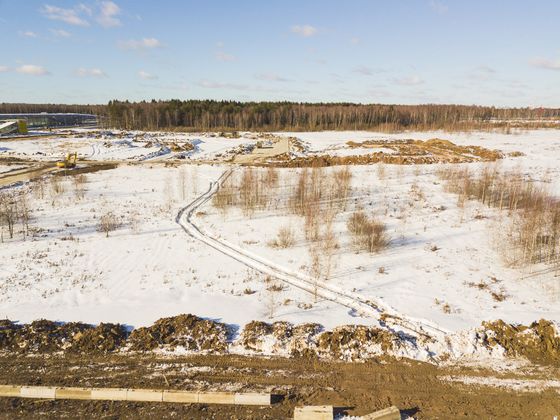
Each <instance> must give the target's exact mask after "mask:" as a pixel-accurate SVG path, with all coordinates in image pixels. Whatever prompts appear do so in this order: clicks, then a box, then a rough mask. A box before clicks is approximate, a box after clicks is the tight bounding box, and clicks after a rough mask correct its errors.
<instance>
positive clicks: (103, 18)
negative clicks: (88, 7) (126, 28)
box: [97, 1, 121, 28]
mask: <svg viewBox="0 0 560 420" xmlns="http://www.w3.org/2000/svg"><path fill="white" fill-rule="evenodd" d="M100 9H101V10H100V12H99V16H98V17H97V23H99V24H100V25H101V26H104V27H105V28H111V27H114V26H120V25H121V21H120V19H119V18H118V17H116V16H117V15H119V14H120V12H121V9H120V7H119V6H117V5H116V4H115V3H113V2H112V1H102V2H101V8H100Z"/></svg>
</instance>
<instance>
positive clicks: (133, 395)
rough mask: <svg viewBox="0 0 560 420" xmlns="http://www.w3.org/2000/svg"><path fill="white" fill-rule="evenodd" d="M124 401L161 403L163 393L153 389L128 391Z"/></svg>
mask: <svg viewBox="0 0 560 420" xmlns="http://www.w3.org/2000/svg"><path fill="white" fill-rule="evenodd" d="M126 400H127V401H151V402H162V401H163V391H161V390H159V391H158V390H155V389H129V390H127V393H126Z"/></svg>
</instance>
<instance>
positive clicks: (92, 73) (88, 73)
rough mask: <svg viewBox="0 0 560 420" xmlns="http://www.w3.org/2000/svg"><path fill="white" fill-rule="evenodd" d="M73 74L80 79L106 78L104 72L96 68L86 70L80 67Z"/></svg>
mask: <svg viewBox="0 0 560 420" xmlns="http://www.w3.org/2000/svg"><path fill="white" fill-rule="evenodd" d="M75 73H76V75H77V76H80V77H97V78H103V77H107V75H106V74H105V72H104V71H103V70H101V69H98V68H92V69H86V68H83V67H80V68H79V69H78V70H76V72H75Z"/></svg>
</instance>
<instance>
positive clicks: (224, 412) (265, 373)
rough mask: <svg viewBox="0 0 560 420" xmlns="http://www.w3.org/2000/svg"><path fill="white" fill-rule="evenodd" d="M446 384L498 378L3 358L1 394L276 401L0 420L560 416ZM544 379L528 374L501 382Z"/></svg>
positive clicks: (210, 359) (387, 363) (12, 411)
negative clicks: (319, 414)
mask: <svg viewBox="0 0 560 420" xmlns="http://www.w3.org/2000/svg"><path fill="white" fill-rule="evenodd" d="M446 375H461V376H467V377H469V376H475V377H481V376H482V377H489V376H490V377H493V376H496V374H495V373H494V372H489V371H485V370H483V369H474V368H473V369H469V368H451V367H447V368H445V367H437V366H434V365H429V364H425V363H416V362H411V361H406V362H403V361H396V360H392V359H377V360H374V361H370V362H367V363H343V362H326V361H319V360H317V359H313V358H291V359H276V358H262V357H261V358H259V357H241V356H231V355H229V356H191V357H172V358H170V357H162V356H143V355H136V356H131V355H128V356H115V355H113V356H111V355H97V356H87V357H84V356H80V355H66V356H64V357H62V356H51V357H48V358H45V357H29V356H26V357H23V356H18V357H13V356H10V357H0V383H1V384H31V385H53V386H61V385H66V386H88V387H90V386H102V387H138V388H156V389H187V390H234V391H245V392H249V391H265V392H272V393H273V394H276V395H278V396H279V398H278V399H277V402H276V403H275V404H273V405H272V406H271V407H243V406H238V407H235V406H227V405H226V406H219V405H194V404H193V405H190V404H168V403H133V402H105V401H71V400H56V401H48V400H33V399H17V398H0V418H2V419H13V418H38V417H39V418H104V419H120V418H130V419H136V418H154V419H161V418H169V417H175V418H189V419H225V418H228V419H229V418H232V419H282V418H286V419H287V418H291V417H292V415H293V410H294V407H295V406H296V405H304V404H305V405H320V404H329V405H333V406H335V407H337V411H338V412H339V413H347V414H349V415H363V414H366V413H369V412H372V411H374V410H378V409H381V408H385V407H388V406H390V405H393V404H394V405H396V406H397V407H399V408H400V409H401V413H402V414H403V415H412V416H414V417H415V418H419V419H438V418H439V419H451V418H453V419H456V418H465V419H467V418H468V419H480V418H484V419H501V418H504V419H505V418H507V419H526V418H550V419H551V418H552V417H553V416H554V415H558V414H559V413H560V398H559V397H558V393H557V392H556V391H553V390H550V389H549V390H543V391H541V392H534V393H529V392H527V393H521V392H514V391H509V390H506V389H501V388H495V387H490V386H474V385H465V384H461V383H455V382H445V381H442V380H441V379H440V377H442V376H446ZM543 375H545V374H543V373H539V372H538V371H529V372H519V373H516V374H511V373H510V374H507V375H498V376H500V377H510V378H519V379H531V378H533V379H537V378H542V377H543ZM546 377H547V378H559V377H560V372H559V369H558V368H556V369H550V370H549V371H547V373H546Z"/></svg>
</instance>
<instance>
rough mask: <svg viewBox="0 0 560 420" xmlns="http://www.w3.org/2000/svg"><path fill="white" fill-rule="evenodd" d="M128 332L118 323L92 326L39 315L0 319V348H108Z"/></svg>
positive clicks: (42, 350)
mask: <svg viewBox="0 0 560 420" xmlns="http://www.w3.org/2000/svg"><path fill="white" fill-rule="evenodd" d="M126 335H127V332H126V330H125V328H124V327H123V326H121V325H115V324H100V325H99V326H97V327H93V326H91V325H88V324H83V323H81V322H69V323H66V324H62V323H57V322H53V321H48V320H45V319H41V320H38V321H33V322H32V323H31V324H24V325H18V324H15V323H13V322H11V321H10V320H7V319H6V320H2V321H0V350H3V351H11V352H17V353H55V352H59V351H68V352H78V353H98V352H102V353H105V352H109V351H114V350H116V349H117V348H119V347H120V346H121V345H122V343H123V342H124V341H125V340H126Z"/></svg>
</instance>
